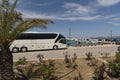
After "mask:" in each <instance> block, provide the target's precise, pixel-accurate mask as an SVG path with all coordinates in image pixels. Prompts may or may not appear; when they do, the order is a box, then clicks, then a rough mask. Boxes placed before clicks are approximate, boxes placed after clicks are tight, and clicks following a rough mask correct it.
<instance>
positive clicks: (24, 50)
mask: <svg viewBox="0 0 120 80" xmlns="http://www.w3.org/2000/svg"><path fill="white" fill-rule="evenodd" d="M20 51H21V52H27V51H28V49H27V47H22V48H21V49H20Z"/></svg>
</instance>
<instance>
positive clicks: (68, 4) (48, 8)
mask: <svg viewBox="0 0 120 80" xmlns="http://www.w3.org/2000/svg"><path fill="white" fill-rule="evenodd" d="M13 1H14V0H10V2H11V3H13ZM16 10H17V11H18V12H21V13H22V17H23V18H39V19H50V20H52V21H53V22H54V24H49V25H48V27H47V29H40V28H34V29H32V30H30V31H35V32H36V31H37V32H59V33H61V34H63V35H64V36H65V37H68V36H69V29H71V37H73V38H88V37H98V36H110V35H111V32H112V35H113V36H120V0H18V4H17V8H16Z"/></svg>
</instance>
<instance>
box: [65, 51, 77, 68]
mask: <svg viewBox="0 0 120 80" xmlns="http://www.w3.org/2000/svg"><path fill="white" fill-rule="evenodd" d="M64 56H65V59H64V61H65V64H66V67H67V68H72V69H76V68H77V64H76V62H75V61H76V60H77V55H76V53H74V55H73V57H70V55H68V53H67V52H66V53H64Z"/></svg>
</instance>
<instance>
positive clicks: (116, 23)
mask: <svg viewBox="0 0 120 80" xmlns="http://www.w3.org/2000/svg"><path fill="white" fill-rule="evenodd" d="M108 23H109V24H112V25H114V26H120V22H108Z"/></svg>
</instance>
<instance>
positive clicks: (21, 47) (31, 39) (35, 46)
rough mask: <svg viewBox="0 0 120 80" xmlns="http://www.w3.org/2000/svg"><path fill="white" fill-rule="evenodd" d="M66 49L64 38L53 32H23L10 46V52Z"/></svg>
mask: <svg viewBox="0 0 120 80" xmlns="http://www.w3.org/2000/svg"><path fill="white" fill-rule="evenodd" d="M61 48H67V44H66V38H65V37H64V36H62V35H61V34H59V33H53V32H42V33H39V32H25V33H22V34H21V36H20V37H18V38H17V39H16V40H15V41H14V42H13V43H12V45H11V46H10V50H11V51H12V52H26V51H31V50H45V49H61Z"/></svg>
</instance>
